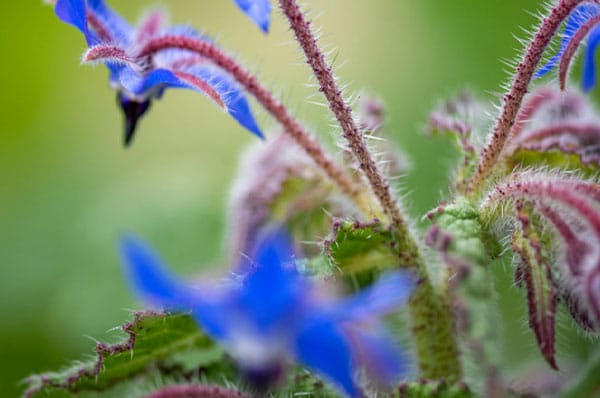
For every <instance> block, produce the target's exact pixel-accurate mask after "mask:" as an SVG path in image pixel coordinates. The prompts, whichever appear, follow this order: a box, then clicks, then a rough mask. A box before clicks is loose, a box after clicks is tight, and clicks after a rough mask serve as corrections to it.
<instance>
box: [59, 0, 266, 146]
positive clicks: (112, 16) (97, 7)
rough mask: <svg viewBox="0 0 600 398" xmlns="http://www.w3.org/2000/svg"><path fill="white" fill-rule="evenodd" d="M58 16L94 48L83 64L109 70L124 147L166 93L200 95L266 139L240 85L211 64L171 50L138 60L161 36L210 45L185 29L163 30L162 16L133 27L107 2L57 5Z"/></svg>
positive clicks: (73, 0) (65, 0)
mask: <svg viewBox="0 0 600 398" xmlns="http://www.w3.org/2000/svg"><path fill="white" fill-rule="evenodd" d="M55 12H56V15H57V16H58V17H59V19H60V20H62V21H63V22H66V23H68V24H70V25H73V26H75V27H76V28H78V29H79V30H80V31H81V32H82V33H83V34H84V36H85V38H86V41H87V43H88V46H89V47H90V48H89V50H88V51H87V53H86V54H85V55H84V58H83V61H84V62H103V63H104V64H105V65H106V66H107V67H108V69H109V70H110V82H111V86H112V87H113V88H115V89H116V90H117V91H118V94H117V96H118V101H119V104H120V105H121V108H122V109H123V112H124V114H125V144H126V145H127V144H129V143H130V142H131V140H132V138H133V135H134V132H135V128H136V125H137V122H138V120H139V118H140V117H142V116H143V115H144V114H145V113H146V111H147V110H148V108H149V106H150V102H151V100H152V99H155V98H156V99H158V98H160V97H161V96H162V95H163V93H164V91H165V89H166V88H188V89H192V90H195V91H199V92H201V93H203V94H205V95H206V96H207V97H208V98H210V99H211V100H213V101H214V102H215V103H216V104H217V105H218V106H219V107H221V108H222V109H224V110H225V111H226V112H228V113H229V114H230V115H231V116H232V117H233V118H234V119H235V120H237V121H238V122H239V123H240V124H241V125H242V126H243V127H245V128H246V129H248V130H249V131H250V132H252V133H254V134H255V135H257V136H258V137H261V138H262V137H263V134H262V132H261V130H260V128H259V127H258V124H257V123H256V121H255V119H254V116H253V115H252V112H251V110H250V106H249V104H248V101H247V99H246V98H245V96H244V94H243V92H242V91H241V90H240V88H239V86H238V84H237V83H236V82H235V81H234V80H233V79H232V78H231V76H229V74H227V73H226V72H224V71H223V70H222V69H220V68H219V67H217V66H216V65H214V64H213V63H211V62H210V61H209V60H208V59H206V58H204V57H202V56H200V55H198V54H194V53H192V52H190V51H187V50H179V49H167V50H161V51H157V52H155V53H152V54H140V51H141V50H142V49H143V48H144V45H145V44H146V43H148V42H149V41H151V40H153V39H156V38H160V37H162V36H166V35H168V36H170V37H175V38H178V37H180V38H184V39H188V38H192V39H194V40H197V41H210V40H209V39H208V38H206V37H204V36H203V35H201V34H200V33H198V32H196V31H195V30H194V29H192V28H190V27H187V26H173V27H169V28H164V27H163V21H164V15H163V13H161V12H159V11H154V12H150V13H149V14H148V15H147V17H146V18H145V19H144V20H143V21H142V22H141V23H140V24H139V25H138V26H137V27H136V28H133V27H131V26H130V25H129V24H128V23H127V22H126V21H125V20H124V19H123V18H122V17H121V16H119V15H118V14H117V13H115V12H114V11H113V10H111V9H110V8H109V7H108V6H107V5H106V4H105V3H104V1H103V0H87V1H86V0H57V1H56V5H55Z"/></svg>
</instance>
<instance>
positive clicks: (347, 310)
mask: <svg viewBox="0 0 600 398" xmlns="http://www.w3.org/2000/svg"><path fill="white" fill-rule="evenodd" d="M414 286H415V281H414V277H413V276H412V275H411V274H410V273H408V272H393V273H390V274H387V275H384V276H383V277H381V278H380V280H379V281H378V282H377V283H375V284H374V285H373V286H371V287H369V288H367V289H365V290H363V291H362V292H360V293H358V294H356V295H354V296H353V297H351V298H349V299H347V300H345V301H343V302H342V303H341V304H339V305H338V306H336V307H335V309H334V311H333V313H332V315H333V316H335V317H336V318H337V319H339V320H341V321H352V322H361V321H367V320H369V319H370V318H373V317H378V316H381V315H383V314H386V313H389V312H392V311H394V310H395V309H397V308H399V307H400V306H402V305H404V304H405V303H406V301H408V299H409V298H410V296H411V294H412V291H413V289H414Z"/></svg>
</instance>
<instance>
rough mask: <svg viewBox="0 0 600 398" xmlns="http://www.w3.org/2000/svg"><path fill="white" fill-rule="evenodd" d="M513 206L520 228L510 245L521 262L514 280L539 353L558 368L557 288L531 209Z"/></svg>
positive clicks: (552, 365)
mask: <svg viewBox="0 0 600 398" xmlns="http://www.w3.org/2000/svg"><path fill="white" fill-rule="evenodd" d="M516 207H517V212H518V213H517V217H518V223H519V225H520V228H518V229H517V230H515V232H514V234H513V237H512V248H513V251H514V252H515V253H516V254H517V255H518V256H519V258H520V261H521V262H520V264H519V266H518V267H517V272H516V273H515V274H516V276H515V280H516V281H517V283H518V284H520V285H524V287H525V289H526V290H527V304H528V309H529V326H530V327H531V329H532V330H533V332H534V334H535V337H536V340H537V343H538V347H539V349H540V352H541V353H542V355H543V356H544V358H545V359H546V362H548V364H549V365H550V367H552V368H553V369H555V370H558V365H557V363H556V358H555V354H556V348H555V341H556V333H555V323H556V307H557V304H558V298H559V294H558V288H557V287H556V284H555V282H554V279H553V277H552V270H551V268H550V264H549V261H548V256H547V255H546V253H545V251H544V248H543V245H542V242H541V240H540V238H539V236H538V234H537V233H536V231H535V228H534V226H533V225H532V220H531V216H530V212H528V211H527V208H526V206H523V205H522V204H521V203H517V204H516Z"/></svg>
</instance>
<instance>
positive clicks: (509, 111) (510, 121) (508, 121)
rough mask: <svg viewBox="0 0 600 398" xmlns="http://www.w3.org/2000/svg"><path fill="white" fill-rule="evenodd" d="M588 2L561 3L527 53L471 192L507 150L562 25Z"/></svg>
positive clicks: (505, 97) (474, 178) (564, 0)
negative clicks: (535, 76)
mask: <svg viewBox="0 0 600 398" xmlns="http://www.w3.org/2000/svg"><path fill="white" fill-rule="evenodd" d="M584 1H585V0H560V1H559V2H558V4H557V5H556V6H554V7H553V8H552V10H551V11H550V14H549V15H548V16H547V17H546V18H544V20H543V21H542V24H541V25H540V27H539V29H538V31H537V33H536V34H535V36H534V38H533V40H532V41H531V43H530V44H529V47H528V48H527V50H526V51H525V56H524V58H523V60H522V61H521V62H520V63H519V65H518V66H517V71H516V74H515V77H514V79H513V82H512V85H511V87H510V90H509V92H508V93H507V94H506V95H505V96H504V99H503V106H502V110H501V112H500V116H499V117H498V119H497V121H496V125H495V127H494V130H493V134H492V137H491V139H490V142H489V143H488V145H487V146H486V147H485V148H484V149H483V151H482V152H481V159H480V161H479V164H478V165H477V169H476V171H475V174H474V175H473V177H472V180H471V183H470V184H469V185H470V189H471V190H472V191H475V190H477V188H479V186H480V185H481V184H482V183H484V182H485V181H486V178H487V177H488V176H489V175H490V174H491V172H492V170H493V168H494V166H495V165H496V163H497V161H498V158H499V156H500V154H501V152H502V149H503V148H504V145H505V143H506V140H507V139H508V137H509V133H510V131H511V129H512V127H513V125H514V123H515V119H516V116H517V114H518V112H519V109H520V108H521V102H522V101H523V97H524V96H525V94H526V93H527V89H528V87H529V83H530V82H531V79H532V78H533V74H534V73H535V70H536V68H537V66H538V64H539V62H540V60H541V58H542V55H543V54H544V50H545V49H546V47H547V46H548V44H549V43H550V40H552V37H554V34H555V33H556V31H557V30H558V28H559V27H560V25H561V24H562V22H563V21H564V20H565V19H566V18H567V17H568V16H569V14H571V12H572V11H573V10H574V9H575V8H576V7H577V6H578V5H579V4H581V3H583V2H584Z"/></svg>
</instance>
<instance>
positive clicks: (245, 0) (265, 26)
mask: <svg viewBox="0 0 600 398" xmlns="http://www.w3.org/2000/svg"><path fill="white" fill-rule="evenodd" d="M235 2H236V4H237V5H238V7H240V9H241V10H242V11H244V12H245V13H246V15H248V16H249V17H250V19H252V20H253V21H254V23H256V24H257V25H258V27H259V28H260V29H262V31H263V32H265V33H268V32H269V25H270V23H271V3H270V2H269V0H235Z"/></svg>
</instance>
